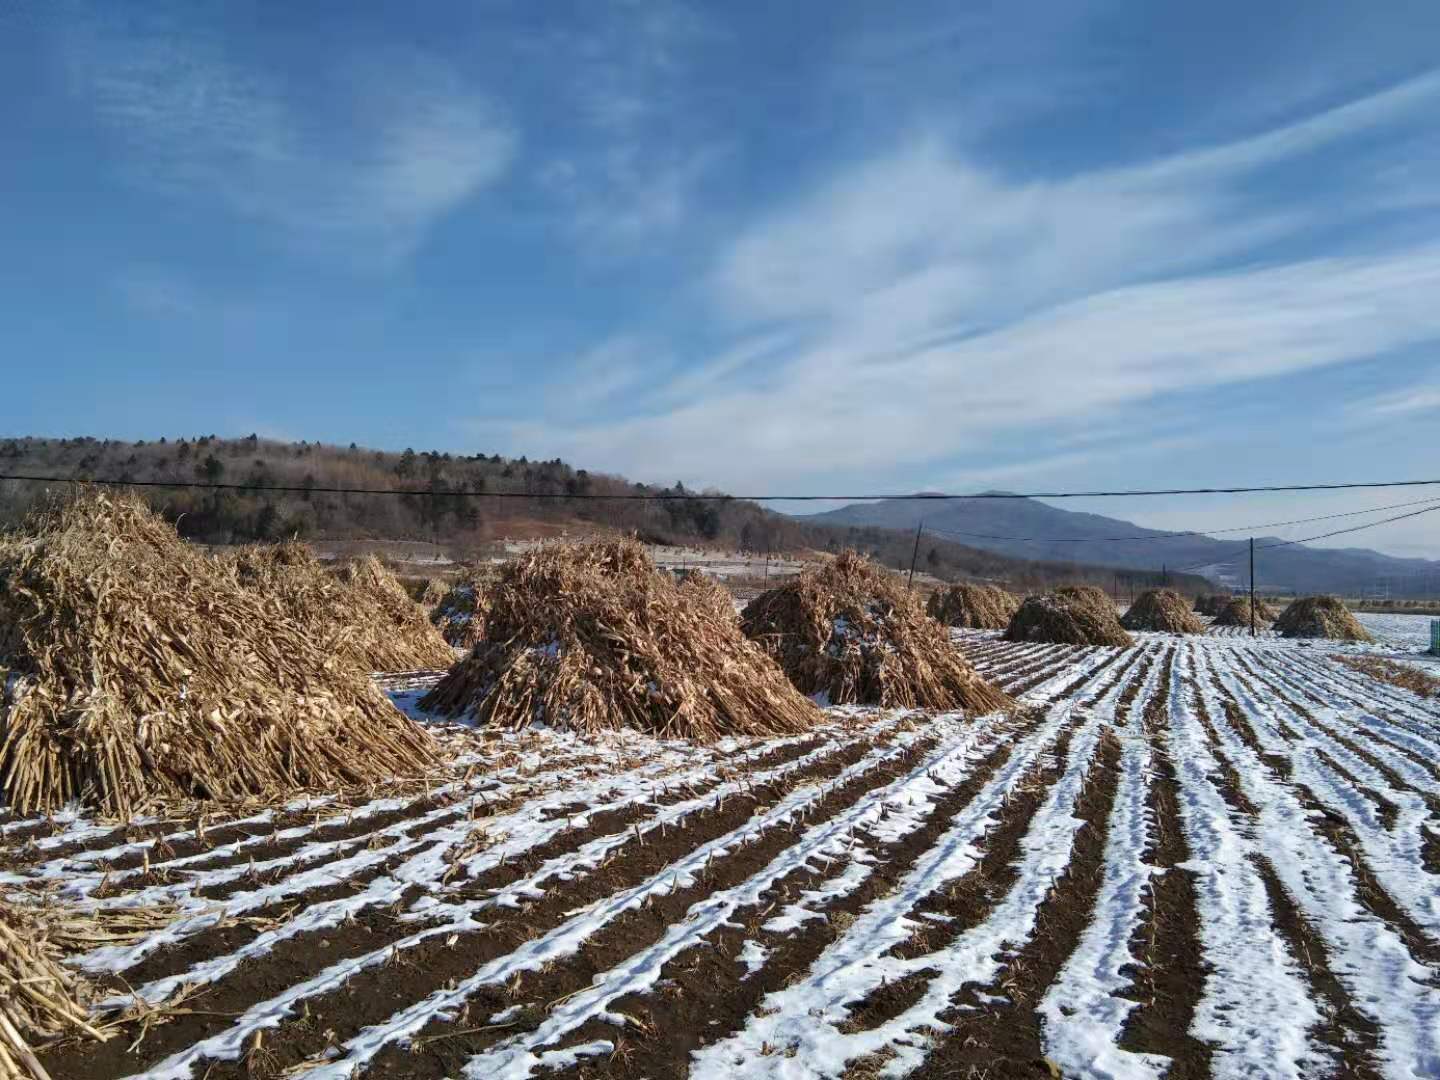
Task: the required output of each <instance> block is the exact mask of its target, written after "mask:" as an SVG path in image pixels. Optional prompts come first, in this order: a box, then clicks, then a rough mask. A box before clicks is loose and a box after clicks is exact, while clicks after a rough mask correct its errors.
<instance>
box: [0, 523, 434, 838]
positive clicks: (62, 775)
mask: <svg viewBox="0 0 1440 1080" xmlns="http://www.w3.org/2000/svg"><path fill="white" fill-rule="evenodd" d="M0 684H3V687H4V690H3V697H0V802H7V803H9V805H10V806H11V807H12V808H14V809H15V810H16V811H18V812H20V813H28V812H31V811H35V810H42V809H52V808H55V807H58V806H61V805H63V804H65V803H67V802H69V801H71V800H73V799H81V800H84V801H86V802H88V803H91V804H94V805H97V806H99V807H101V808H103V809H104V810H106V811H110V812H113V813H116V814H129V813H132V812H134V811H136V810H138V809H139V808H141V807H143V806H145V805H147V804H150V803H153V802H155V801H156V800H159V799H166V798H188V797H199V798H211V799H232V798H239V797H242V796H247V795H257V794H264V795H272V794H276V793H279V792H282V791H294V790H299V789H306V788H309V789H323V790H331V789H334V788H335V787H338V786H344V785H350V784H370V783H374V782H377V781H380V780H384V779H386V778H389V777H394V776H396V775H397V774H413V773H414V772H416V771H418V770H420V769H422V768H424V767H425V766H427V765H428V764H429V763H430V761H431V760H432V758H433V754H434V749H433V744H432V742H431V740H430V738H429V737H428V736H427V735H426V734H425V733H424V732H423V731H422V730H421V729H420V728H418V727H417V726H416V725H415V724H413V723H412V722H411V721H409V720H407V719H405V717H403V716H402V715H401V714H400V713H399V712H398V711H397V710H396V709H395V708H394V707H393V706H392V705H391V704H390V702H389V701H388V700H386V698H385V697H384V695H383V694H382V693H381V692H380V691H379V690H378V689H377V688H376V687H375V686H374V685H373V684H372V683H371V681H370V680H369V679H368V678H367V677H366V676H365V674H364V673H363V672H361V671H359V670H356V669H354V668H352V667H350V666H349V665H347V664H344V663H337V662H336V661H335V659H334V657H333V656H332V651H331V648H330V643H329V642H324V641H321V640H320V639H318V638H317V637H316V636H315V635H314V634H312V633H310V632H309V631H308V629H307V628H304V627H301V626H299V625H297V624H296V623H295V622H294V621H293V620H292V619H291V618H290V617H289V615H288V612H287V611H286V608H285V605H284V604H283V603H282V602H280V601H279V600H277V599H275V598H274V597H271V596H269V595H267V594H266V593H265V592H263V591H261V590H258V589H253V588H247V587H244V586H241V585H240V584H238V582H237V580H236V577H235V571H234V567H233V565H232V564H231V563H230V561H229V560H220V559H214V558H211V557H209V556H207V555H205V554H204V553H202V552H201V551H200V550H199V549H197V548H195V547H192V546H191V545H189V544H187V543H185V542H184V541H183V540H181V539H180V537H179V536H178V535H177V534H176V532H175V530H174V528H172V527H171V526H170V525H168V524H166V523H165V522H164V521H163V520H161V519H160V518H159V517H158V516H156V515H155V514H154V513H152V512H151V511H150V510H149V509H148V508H147V507H146V505H145V504H144V503H143V502H142V501H141V500H140V499H138V498H133V497H128V496H111V495H104V494H85V495H82V496H81V497H79V498H77V499H74V500H72V501H70V502H67V503H65V504H63V505H60V506H58V507H57V508H56V509H53V510H47V511H44V512H41V513H37V514H35V515H33V516H32V517H31V518H30V519H29V520H28V521H27V523H26V525H25V527H24V529H23V530H22V531H21V532H19V533H17V534H15V535H13V536H10V537H7V538H6V539H5V540H4V541H0Z"/></svg>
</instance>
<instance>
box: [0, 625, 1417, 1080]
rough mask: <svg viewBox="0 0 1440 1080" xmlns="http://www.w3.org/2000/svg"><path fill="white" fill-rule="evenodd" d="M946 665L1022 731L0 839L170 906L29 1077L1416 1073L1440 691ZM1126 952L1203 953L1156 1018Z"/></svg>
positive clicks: (69, 885)
mask: <svg viewBox="0 0 1440 1080" xmlns="http://www.w3.org/2000/svg"><path fill="white" fill-rule="evenodd" d="M952 647H954V648H956V649H957V650H963V651H964V652H965V653H966V654H967V655H968V656H970V657H972V659H973V664H974V667H975V669H976V671H978V672H979V673H980V675H981V677H983V678H985V679H987V680H989V681H990V682H991V683H992V684H993V685H996V686H1000V687H1002V688H1004V689H1005V690H1007V691H1008V692H1010V693H1012V694H1014V695H1015V696H1016V701H1017V705H1016V707H1015V708H1013V709H1011V710H1010V711H1008V712H1004V713H993V714H989V715H985V716H981V717H978V718H966V717H963V716H960V715H958V714H951V715H942V716H939V717H935V716H931V715H925V714H907V713H903V712H896V711H883V710H873V709H871V710H865V709H830V710H827V711H826V712H824V713H817V716H818V717H820V720H821V722H820V724H819V725H818V726H816V727H815V728H814V729H813V730H810V731H806V732H800V733H796V734H793V735H787V736H785V737H780V738H758V739H745V740H737V739H730V740H723V741H721V742H719V743H716V744H714V745H711V746H698V745H695V744H691V743H684V742H675V741H665V740H662V739H657V738H653V737H649V736H645V735H641V734H639V733H636V732H633V731H630V732H624V733H621V734H619V735H613V734H612V735H594V734H591V733H586V732H566V731H556V730H548V729H532V730H530V731H527V732H524V733H513V734H506V735H503V736H500V737H494V736H492V737H489V738H480V737H473V739H474V741H473V745H474V747H475V748H476V749H475V751H474V753H473V755H472V756H471V758H470V759H468V761H467V762H466V763H465V765H464V766H463V767H456V768H455V769H454V770H453V771H451V772H449V773H447V774H446V775H444V776H436V777H435V778H434V779H433V781H432V783H431V785H430V786H429V789H428V790H420V789H416V788H412V789H408V790H403V791H379V792H376V793H374V795H373V796H372V797H369V798H365V799H358V800H357V799H356V798H355V797H354V796H353V795H352V796H330V797H327V796H321V797H315V798H311V799H308V800H304V801H298V800H296V801H291V802H286V803H277V804H276V805H274V806H273V807H271V808H269V809H251V810H249V811H248V812H246V813H245V814H244V815H243V816H241V815H239V813H238V812H236V816H234V817H232V818H226V817H225V816H224V815H223V814H220V815H217V816H216V817H215V818H214V819H213V820H210V821H207V822H205V823H203V825H200V826H199V827H198V828H197V823H196V822H194V821H190V822H185V821H172V820H166V819H163V818H159V817H152V818H136V819H134V820H132V821H131V822H129V824H128V825H127V826H124V827H117V826H113V825H104V824H100V823H98V822H96V821H94V820H92V819H90V818H87V817H85V816H83V815H80V814H77V813H74V812H67V813H65V814H62V815H57V817H56V819H55V820H54V821H53V822H48V821H44V820H37V819H33V818H31V819H6V820H5V821H3V822H0V887H3V888H5V889H7V890H9V891H11V892H13V893H17V894H19V895H21V896H27V895H28V896H37V897H38V896H40V895H42V894H44V895H48V896H49V897H50V898H51V899H52V901H53V902H54V903H55V904H56V905H57V910H67V911H71V912H75V913H78V914H80V915H93V916H96V917H98V918H101V919H105V918H109V919H122V918H124V917H127V916H129V915H134V917H135V918H137V919H143V918H146V917H150V916H148V915H144V914H142V913H157V912H158V913H160V914H159V915H156V916H154V917H155V918H156V922H155V923H154V924H153V925H149V926H144V927H143V928H142V929H139V930H137V931H135V932H133V933H127V934H126V936H125V939H124V940H120V941H115V942H108V943H107V942H97V943H96V944H95V946H94V947H93V948H90V950H89V951H88V952H80V953H78V954H75V955H73V956H72V959H71V963H72V966H73V967H74V968H75V969H76V970H77V971H78V972H80V973H82V974H84V975H86V976H89V977H92V978H93V979H95V980H96V982H97V984H98V987H97V988H98V990H99V991H100V996H101V998H102V1000H101V1001H100V1002H99V1003H98V1004H97V1005H96V1009H97V1012H96V1014H95V1015H96V1017H98V1018H104V1019H106V1020H109V1019H110V1018H111V1017H112V1016H113V1010H115V1009H118V1008H123V1007H125V1006H126V1005H130V1006H132V1008H133V1004H134V1002H135V1001H136V1000H137V999H138V1000H139V1001H141V1002H144V1003H146V1005H145V1007H146V1008H150V1009H154V1010H157V1011H156V1012H155V1013H153V1014H152V1015H153V1016H155V1017H158V1018H164V1019H165V1021H166V1022H164V1023H151V1024H150V1026H149V1027H148V1028H146V1029H145V1037H144V1038H143V1039H140V1040H139V1041H138V1042H136V1041H135V1038H134V1035H135V1034H138V1029H137V1028H135V1027H133V1026H132V1025H130V1024H122V1025H121V1026H120V1027H119V1028H118V1029H117V1036H118V1037H115V1038H111V1039H109V1040H108V1041H106V1042H104V1043H96V1044H93V1045H88V1046H77V1045H75V1044H74V1043H65V1044H59V1045H55V1046H50V1047H44V1046H42V1047H41V1050H40V1056H41V1059H42V1062H43V1065H44V1067H46V1068H47V1069H48V1070H49V1071H50V1073H51V1075H52V1076H54V1077H56V1078H57V1080H58V1078H59V1077H64V1076H81V1075H83V1076H87V1077H96V1078H97V1080H114V1078H117V1077H123V1076H131V1075H134V1076H145V1077H150V1078H153V1080H161V1078H164V1080H179V1078H197V1077H200V1076H203V1075H205V1074H206V1073H207V1072H210V1071H211V1070H214V1071H215V1072H217V1073H218V1074H220V1075H227V1076H229V1075H236V1074H237V1072H245V1073H249V1074H251V1075H255V1076H266V1077H269V1076H278V1075H281V1074H285V1073H293V1074H295V1075H305V1076H308V1077H313V1078H315V1080H340V1078H342V1077H356V1078H357V1080H358V1078H362V1077H369V1076H378V1075H407V1076H419V1077H435V1078H438V1077H441V1076H446V1077H455V1078H461V1077H484V1078H485V1080H490V1078H491V1077H492V1076H493V1077H495V1078H496V1080H499V1078H505V1077H524V1076H545V1075H548V1074H551V1073H553V1072H554V1071H556V1070H573V1071H579V1072H585V1071H587V1070H588V1071H589V1072H590V1073H592V1074H593V1073H599V1074H601V1075H606V1076H612V1075H613V1076H617V1077H624V1078H631V1080H638V1077H640V1076H662V1075H676V1074H678V1073H680V1072H683V1071H685V1070H687V1069H688V1071H689V1074H690V1075H691V1076H692V1077H729V1076H741V1077H758V1076H784V1077H804V1076H813V1077H826V1078H830V1077H837V1078H838V1077H843V1076H845V1075H847V1072H850V1073H853V1072H862V1071H865V1070H870V1071H873V1072H874V1073H876V1074H879V1075H896V1076H898V1075H903V1074H904V1073H906V1072H907V1071H909V1070H912V1069H915V1068H917V1067H918V1068H921V1069H922V1070H925V1071H926V1073H927V1074H930V1073H934V1074H944V1075H949V1074H951V1073H954V1072H955V1071H956V1069H957V1068H958V1069H961V1070H963V1069H964V1068H965V1067H967V1066H969V1065H971V1064H972V1063H973V1065H974V1066H975V1068H974V1071H975V1072H976V1074H977V1075H981V1074H983V1072H984V1071H985V1070H986V1069H989V1070H990V1071H991V1074H992V1075H1009V1074H1012V1073H1015V1072H1022V1071H1023V1070H1024V1069H1026V1068H1034V1067H1035V1065H1036V1063H1037V1061H1038V1060H1039V1059H1040V1058H1042V1057H1044V1058H1048V1059H1049V1061H1050V1062H1052V1063H1053V1064H1054V1065H1055V1066H1057V1067H1058V1068H1059V1069H1060V1070H1061V1071H1062V1072H1063V1074H1064V1075H1066V1076H1089V1075H1106V1076H1112V1077H1120V1078H1127V1080H1129V1078H1135V1080H1139V1078H1152V1077H1159V1076H1163V1075H1167V1074H1170V1075H1174V1074H1175V1073H1176V1072H1177V1071H1183V1072H1185V1073H1186V1074H1196V1073H1200V1074H1205V1075H1212V1076H1215V1077H1230V1076H1273V1077H1308V1076H1313V1075H1324V1074H1333V1073H1335V1072H1356V1071H1368V1072H1370V1073H1372V1074H1375V1075H1380V1076H1384V1077H1394V1078H1405V1077H1420V1076H1429V1075H1436V1074H1440V1050H1437V1047H1440V990H1437V989H1436V987H1437V983H1440V910H1437V904H1436V899H1435V898H1436V896H1437V895H1440V890H1437V889H1436V888H1434V887H1433V882H1434V881H1435V879H1436V877H1437V874H1436V872H1435V870H1436V859H1437V856H1440V833H1437V809H1440V769H1437V767H1436V766H1435V765H1434V753H1433V747H1434V744H1435V739H1436V737H1437V735H1440V703H1437V702H1435V701H1433V700H1427V699H1423V698H1419V697H1417V696H1415V695H1413V694H1409V693H1407V692H1405V691H1402V690H1400V689H1398V688H1395V687H1391V686H1388V685H1385V684H1377V683H1375V682H1374V680H1371V679H1369V678H1367V677H1366V676H1364V675H1362V674H1360V673H1358V672H1354V671H1352V670H1350V669H1348V668H1346V667H1345V666H1344V665H1341V664H1338V663H1336V662H1335V661H1334V660H1332V659H1331V658H1330V656H1329V649H1330V648H1331V646H1328V645H1327V646H1325V647H1324V648H1323V649H1317V648H1314V647H1310V646H1299V645H1296V644H1294V643H1292V642H1287V641H1283V640H1280V639H1276V638H1269V639H1259V640H1256V641H1250V640H1248V639H1227V638H1216V637H1197V638H1189V639H1177V638H1173V637H1167V638H1161V637H1147V638H1145V639H1144V640H1142V642H1141V643H1140V645H1138V646H1136V647H1132V648H1117V647H1079V646H1069V645H1065V646H1058V645H1047V644H1039V643H1034V642H1026V643H1010V642H1004V641H1000V640H998V638H997V637H996V636H995V635H994V634H993V633H987V632H984V631H971V630H962V631H957V632H956V633H955V636H954V644H953V646H952ZM1091 830H1093V831H1091ZM1167 837H1168V838H1172V839H1173V838H1174V837H1181V838H1183V841H1184V847H1185V848H1186V849H1188V852H1189V861H1188V862H1186V861H1183V860H1184V858H1185V856H1184V855H1183V854H1182V855H1176V854H1174V848H1173V846H1172V847H1170V848H1166V847H1165V846H1164V844H1165V843H1166V842H1167V840H1166V838H1167ZM1176 842H1178V841H1176ZM1167 852H1169V853H1168V854H1167ZM1177 862H1178V863H1179V865H1175V863H1177ZM1082 864H1083V866H1084V867H1085V869H1084V870H1083V872H1079V871H1077V867H1080V866H1081V865H1082ZM1167 867H1168V868H1167ZM987 868H988V869H987ZM1077 872H1078V873H1079V877H1076V876H1075V875H1076V873H1077ZM1182 879H1183V881H1184V882H1186V883H1188V884H1187V887H1186V891H1185V895H1186V896H1188V897H1190V899H1189V900H1186V901H1185V903H1188V904H1191V905H1193V906H1192V907H1191V908H1190V909H1189V910H1188V911H1187V910H1186V909H1184V908H1181V909H1175V908H1173V907H1169V908H1165V909H1164V911H1163V916H1164V921H1163V922H1161V921H1160V915H1161V912H1158V911H1157V910H1156V907H1155V905H1156V904H1158V903H1159V900H1158V899H1157V895H1158V894H1160V893H1164V894H1165V895H1166V896H1168V897H1169V898H1170V899H1169V900H1167V901H1166V903H1168V904H1172V905H1173V904H1174V903H1175V902H1176V901H1175V899H1174V898H1175V897H1176V896H1177V895H1179V894H1177V893H1176V892H1175V891H1174V885H1175V883H1176V882H1177V881H1180V880H1182ZM1080 881H1088V882H1090V883H1091V884H1089V885H1084V886H1083V887H1082V886H1081V885H1080V884H1077V882H1080ZM1167 890H1169V891H1167ZM957 895H958V896H960V897H962V898H964V897H967V896H973V897H978V899H977V900H976V901H974V907H973V913H972V914H971V915H965V916H957V915H956V914H954V912H956V911H962V910H965V911H970V910H971V909H970V908H966V907H961V908H953V909H946V907H945V905H946V903H947V900H946V898H947V897H955V896H957ZM1057 898H1058V899H1064V900H1065V902H1066V904H1067V905H1068V907H1064V909H1063V911H1062V908H1061V907H1055V908H1053V909H1052V910H1047V905H1055V904H1056V903H1057ZM963 902H964V903H965V904H970V903H971V901H969V900H964V901H963ZM947 910H948V911H949V912H950V913H948V914H947V913H946V912H947ZM1167 927H1168V929H1166V928H1167ZM1157 932H1161V933H1170V934H1172V935H1178V937H1176V938H1175V939H1174V940H1172V941H1171V942H1170V946H1176V944H1177V942H1178V943H1179V945H1183V946H1185V947H1186V948H1188V949H1189V950H1190V951H1191V952H1192V953H1193V955H1194V957H1195V961H1194V963H1195V967H1194V968H1193V971H1194V972H1195V974H1194V975H1193V978H1192V980H1191V985H1190V986H1189V988H1188V989H1187V990H1184V991H1176V990H1174V988H1173V987H1172V988H1171V989H1169V990H1164V988H1163V986H1162V983H1163V980H1159V979H1158V975H1159V974H1163V972H1161V971H1160V970H1159V969H1157V968H1154V967H1152V966H1151V965H1163V964H1164V963H1166V962H1167V961H1166V958H1167V957H1169V956H1170V955H1172V953H1171V952H1169V951H1167V948H1169V947H1170V946H1167V947H1166V948H1157V947H1156V944H1155V940H1154V938H1153V935H1154V934H1155V933H1157ZM1180 951H1183V950H1180ZM1038 971H1043V972H1044V974H1043V976H1042V975H1036V974H1034V973H1035V972H1038ZM688 972H695V973H699V974H700V975H703V977H698V976H697V977H696V978H693V979H692V978H689V976H687V973H688ZM687 980H688V981H687ZM1027 980H1028V981H1027ZM1176 993H1180V994H1181V995H1182V996H1183V995H1186V994H1188V995H1189V996H1188V997H1184V999H1183V1001H1179V1002H1178V1003H1177V1002H1171V1001H1169V999H1168V998H1165V997H1164V995H1165V994H1170V995H1173V994H1176ZM192 994H198V995H199V996H198V997H197V998H194V999H192V998H191V996H190V995H192ZM107 995H108V997H107ZM167 1010H175V1011H174V1012H173V1013H171V1012H167ZM187 1010H188V1011H187ZM1166 1010H1169V1011H1166ZM1161 1021H1163V1022H1164V1023H1170V1024H1172V1026H1173V1028H1174V1030H1170V1031H1166V1032H1165V1033H1164V1034H1160V1035H1157V1034H1156V1032H1157V1030H1161V1029H1162V1028H1163V1024H1162V1023H1160V1022H1161ZM1017 1030H1023V1031H1024V1032H1028V1034H1026V1035H1025V1036H1024V1038H1025V1039H1027V1040H1029V1041H1028V1042H1023V1041H1022V1042H1016V1041H1015V1039H1016V1036H1015V1032H1016V1031H1017ZM977 1036H978V1038H977ZM1007 1039H1008V1040H1009V1041H1008V1042H1007ZM132 1043H134V1044H135V1045H134V1049H133V1050H129V1049H128V1047H129V1046H130V1045H131V1044H132ZM667 1047H669V1049H667ZM675 1047H678V1048H679V1049H678V1050H677V1049H674V1048H675ZM1016 1047H1019V1049H1016ZM1011 1054H1015V1055H1019V1057H1018V1058H1017V1057H1014V1056H1006V1055H1011ZM667 1055H668V1056H667ZM967 1055H969V1056H967ZM976 1055H979V1056H976ZM984 1055H991V1056H984ZM1172 1058H1181V1059H1182V1063H1181V1068H1180V1069H1178V1070H1177V1069H1176V1068H1174V1067H1173V1066H1172ZM957 1063H958V1064H957ZM947 1070H948V1072H947ZM961 1074H962V1075H963V1071H962V1073H961Z"/></svg>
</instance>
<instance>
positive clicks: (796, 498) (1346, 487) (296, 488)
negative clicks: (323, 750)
mask: <svg viewBox="0 0 1440 1080" xmlns="http://www.w3.org/2000/svg"><path fill="white" fill-rule="evenodd" d="M0 480H27V481H30V482H32V483H43V484H93V485H97V486H101V487H135V488H184V489H195V490H200V491H245V492H272V493H275V494H293V495H300V494H310V495H387V496H392V497H393V496H404V497H410V498H413V497H416V496H419V497H422V498H423V497H431V498H465V499H569V500H600V499H609V500H614V501H621V502H666V501H671V500H686V499H688V500H704V501H707V502H886V501H897V500H903V501H911V500H922V501H929V502H944V501H956V500H961V499H1100V498H1140V497H1144V496H1152V495H1249V494H1262V493H1269V492H1285V491H1358V490H1361V489H1365V488H1400V487H1440V480H1374V481H1368V482H1365V483H1354V484H1269V485H1264V486H1259V487H1200V488H1131V489H1126V490H1117V491H1027V492H1020V491H982V492H977V493H974V494H969V495H958V494H948V493H938V492H927V493H922V494H914V495H716V494H701V493H699V492H690V491H635V492H620V493H616V494H610V493H602V492H593V491H587V492H577V493H575V494H567V493H565V492H525V491H474V490H467V489H457V490H453V491H434V490H431V489H429V488H419V489H413V490H412V489H404V488H364V487H333V486H323V485H318V484H317V485H314V486H308V487H307V486H305V485H303V484H205V483H201V482H199V481H195V480H119V479H93V478H88V477H76V476H22V475H19V474H15V473H0Z"/></svg>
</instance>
